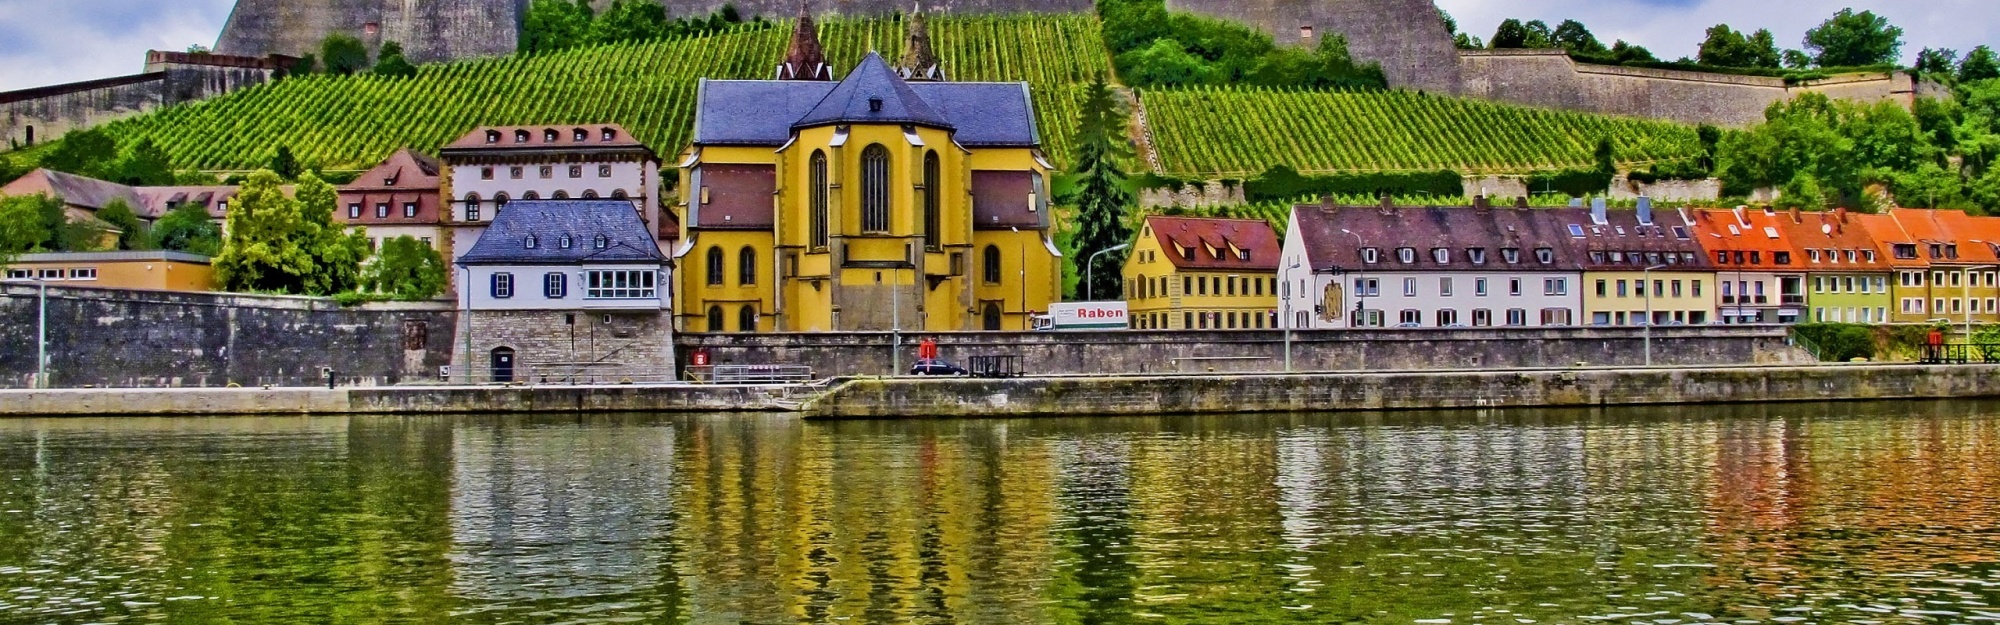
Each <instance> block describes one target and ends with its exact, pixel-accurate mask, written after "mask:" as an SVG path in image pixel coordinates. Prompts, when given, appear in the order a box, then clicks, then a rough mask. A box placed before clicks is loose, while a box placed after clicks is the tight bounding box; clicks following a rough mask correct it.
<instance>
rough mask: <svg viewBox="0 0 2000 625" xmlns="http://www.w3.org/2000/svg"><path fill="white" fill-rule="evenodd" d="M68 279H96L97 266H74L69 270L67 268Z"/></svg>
mask: <svg viewBox="0 0 2000 625" xmlns="http://www.w3.org/2000/svg"><path fill="white" fill-rule="evenodd" d="M69 279H71V280H96V279H97V268H96V267H78V268H75V269H71V270H69Z"/></svg>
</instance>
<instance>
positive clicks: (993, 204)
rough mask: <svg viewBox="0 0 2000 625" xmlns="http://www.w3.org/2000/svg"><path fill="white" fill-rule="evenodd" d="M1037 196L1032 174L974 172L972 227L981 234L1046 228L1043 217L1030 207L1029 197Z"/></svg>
mask: <svg viewBox="0 0 2000 625" xmlns="http://www.w3.org/2000/svg"><path fill="white" fill-rule="evenodd" d="M1034 192H1035V181H1034V176H1033V174H1032V173H1031V172H1025V171H974V172H972V227H973V228H974V229H977V230H1005V229H1008V228H1040V227H1042V216H1041V214H1040V213H1037V212H1035V211H1034V210H1031V209H1032V207H1031V206H1029V205H1028V201H1029V197H1028V196H1030V195H1033V194H1034Z"/></svg>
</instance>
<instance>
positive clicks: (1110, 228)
mask: <svg viewBox="0 0 2000 625" xmlns="http://www.w3.org/2000/svg"><path fill="white" fill-rule="evenodd" d="M1081 118H1082V119H1081V120H1080V121H1079V123H1078V125H1077V130H1076V133H1077V162H1076V166H1075V168H1074V169H1072V170H1071V172H1072V173H1074V174H1075V175H1076V177H1077V179H1078V180H1077V185H1078V191H1077V232H1076V237H1075V239H1074V242H1075V246H1076V250H1075V252H1076V253H1075V258H1073V259H1072V261H1073V262H1075V263H1077V265H1078V266H1077V270H1078V271H1081V272H1084V273H1087V274H1089V275H1090V276H1091V279H1092V281H1091V283H1090V285H1089V286H1088V287H1082V288H1085V289H1086V292H1087V293H1088V294H1089V296H1090V297H1093V298H1099V299H1103V298H1116V297H1122V296H1123V293H1122V291H1121V289H1120V285H1122V284H1123V283H1124V279H1123V278H1122V277H1121V276H1120V271H1119V270H1120V269H1121V268H1123V267H1124V266H1125V253H1126V252H1125V251H1123V250H1121V251H1117V252H1110V253H1106V254H1103V255H1102V256H1098V257H1097V258H1096V259H1095V262H1096V263H1097V264H1096V265H1095V267H1096V269H1097V270H1096V271H1089V269H1090V268H1091V266H1086V265H1085V263H1089V262H1092V260H1093V259H1092V258H1091V257H1092V256H1093V255H1096V254H1097V253H1098V252H1101V251H1104V250H1107V249H1110V248H1112V247H1114V246H1117V245H1123V244H1126V243H1130V242H1131V240H1132V229H1131V228H1130V227H1129V226H1128V225H1127V224H1126V214H1127V212H1128V210H1127V209H1128V207H1130V206H1131V205H1132V193H1131V192H1130V191H1128V190H1126V188H1125V171H1124V168H1123V167H1122V166H1121V165H1120V164H1119V163H1120V161H1121V160H1122V159H1124V158H1127V157H1128V156H1129V154H1128V151H1127V150H1126V146H1125V127H1126V125H1125V124H1126V117H1125V110H1124V108H1123V106H1122V103H1121V102H1120V101H1119V99H1118V97H1117V94H1116V93H1114V92H1113V91H1112V90H1111V87H1110V85H1108V84H1106V83H1105V81H1104V77H1103V76H1098V77H1097V80H1095V81H1093V82H1092V83H1091V84H1090V86H1089V87H1087V88H1085V90H1084V96H1083V110H1082V111H1081Z"/></svg>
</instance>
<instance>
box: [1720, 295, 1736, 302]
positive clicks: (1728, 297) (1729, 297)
mask: <svg viewBox="0 0 2000 625" xmlns="http://www.w3.org/2000/svg"><path fill="white" fill-rule="evenodd" d="M1722 303H1724V304H1734V303H1736V296H1734V295H1724V296H1722Z"/></svg>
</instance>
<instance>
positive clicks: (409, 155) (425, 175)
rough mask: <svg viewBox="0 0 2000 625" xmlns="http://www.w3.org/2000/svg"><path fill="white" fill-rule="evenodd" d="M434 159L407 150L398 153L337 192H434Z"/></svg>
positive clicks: (435, 176)
mask: <svg viewBox="0 0 2000 625" xmlns="http://www.w3.org/2000/svg"><path fill="white" fill-rule="evenodd" d="M438 171H439V166H438V161H437V159H433V158H431V157H428V156H424V155H422V154H418V153H416V152H415V151H413V150H410V149H409V148H404V149H401V150H397V151H396V153H395V154H391V155H389V158H387V159H383V161H382V162H381V163H380V164H377V165H375V167H373V168H370V169H369V170H368V171H366V172H363V173H362V174H361V175H360V176H356V177H355V178H354V182H351V183H349V184H347V185H345V186H342V187H341V188H340V189H341V190H342V191H357V190H365V189H421V190H436V189H437V188H438V187H439V186H440V185H441V181H440V178H439V176H438Z"/></svg>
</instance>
